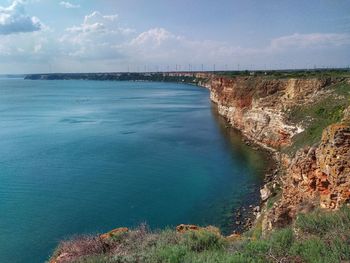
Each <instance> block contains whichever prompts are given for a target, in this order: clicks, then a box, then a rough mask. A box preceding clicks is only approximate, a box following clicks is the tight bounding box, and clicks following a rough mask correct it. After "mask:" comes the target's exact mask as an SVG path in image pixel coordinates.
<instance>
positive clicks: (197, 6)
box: [0, 0, 350, 74]
mask: <svg viewBox="0 0 350 263" xmlns="http://www.w3.org/2000/svg"><path fill="white" fill-rule="evenodd" d="M189 64H191V65H192V69H201V67H202V64H203V66H204V68H205V69H208V70H211V69H212V68H213V65H214V64H215V65H216V68H217V69H238V68H239V69H256V68H257V69H265V68H266V69H276V68H313V67H314V65H316V66H319V67H321V66H324V67H344V66H348V65H349V64H350V0H308V1H300V0H299V1H298V0H294V1H287V0H285V1H280V0H279V1H278V0H275V1H272V0H264V1H261V0H256V1H253V0H244V1H243V0H241V1H238V0H216V1H213V0H211V1H206V0H201V1H200V0H187V1H184V0H176V1H174V0H114V1H112V0H98V1H92V0H85V1H82V0H68V1H54V0H15V1H13V0H0V74H4V73H35V72H96V71H127V70H128V69H129V70H130V71H143V70H145V69H146V70H156V69H158V70H166V69H170V70H172V69H175V67H176V65H178V68H180V65H181V69H184V70H186V69H188V67H189Z"/></svg>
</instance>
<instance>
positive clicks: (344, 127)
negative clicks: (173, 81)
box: [207, 77, 350, 229]
mask: <svg viewBox="0 0 350 263" xmlns="http://www.w3.org/2000/svg"><path fill="white" fill-rule="evenodd" d="M341 82H344V79H332V78H325V79H317V78H314V79H268V78H263V77H236V78H225V77H213V78H212V79H211V80H210V83H209V85H208V84H207V86H208V87H209V89H210V91H211V95H210V97H211V100H212V101H214V102H215V103H216V104H217V106H218V111H219V113H220V114H221V115H223V116H224V117H226V118H227V120H228V121H229V122H230V123H231V124H232V126H233V127H235V128H237V129H238V130H240V131H241V132H242V133H243V134H244V135H245V136H247V137H248V138H250V139H251V140H253V141H255V142H256V143H258V144H260V145H262V146H264V147H266V148H268V149H270V150H272V151H274V152H275V154H276V156H279V157H278V159H279V162H280V165H281V170H282V171H281V173H280V178H279V180H277V181H276V182H274V183H270V184H267V185H266V186H265V187H264V188H263V189H262V191H261V192H262V195H263V196H262V197H263V198H262V199H263V200H267V199H268V197H269V196H270V195H271V194H272V193H273V192H274V191H275V189H274V188H276V185H278V184H280V187H281V188H282V193H281V196H282V197H281V198H280V200H279V201H277V202H275V204H273V207H272V208H271V209H268V211H266V213H265V218H264V227H265V229H271V228H273V227H276V226H277V227H279V226H284V225H286V224H288V223H290V222H292V221H293V219H294V218H295V217H296V215H297V213H298V212H300V211H303V210H310V209H312V208H313V207H318V206H320V207H322V208H327V209H337V208H339V207H340V206H341V205H342V204H344V203H349V201H350V126H349V124H348V119H347V118H349V117H347V116H349V115H350V108H348V109H347V110H345V111H344V119H343V122H342V123H339V124H333V125H331V126H329V127H328V128H326V129H325V130H324V132H323V135H322V139H321V142H320V143H319V144H316V145H314V146H307V147H305V148H303V149H300V150H299V151H297V152H296V154H295V155H294V156H293V155H292V154H286V153H281V150H282V149H284V148H286V147H288V146H291V145H293V143H294V137H295V136H296V135H298V134H300V133H302V132H303V131H304V130H305V129H306V125H305V124H304V123H303V122H294V123H293V122H291V121H290V119H291V118H290V117H291V114H293V113H292V109H293V108H294V107H300V106H301V105H304V106H305V107H307V106H309V105H312V104H315V103H317V102H319V101H320V100H321V99H322V98H325V97H327V96H330V93H332V90H331V89H329V87H330V86H332V85H334V84H337V83H341ZM349 92H350V91H349ZM336 96H338V95H336ZM338 97H339V96H338ZM338 97H336V98H338ZM343 97H344V96H343ZM343 97H341V98H343ZM321 102H322V101H321ZM321 109H323V108H321ZM323 110H324V109H323ZM305 118H308V116H305Z"/></svg>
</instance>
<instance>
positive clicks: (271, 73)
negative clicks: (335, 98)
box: [215, 69, 350, 79]
mask: <svg viewBox="0 0 350 263" xmlns="http://www.w3.org/2000/svg"><path fill="white" fill-rule="evenodd" d="M252 72H254V75H253V76H259V77H264V78H268V79H286V78H302V79H308V78H349V77H350V70H349V69H314V70H258V71H254V70H252V71H249V70H243V71H226V72H225V71H223V72H215V73H216V74H217V75H221V76H226V77H238V76H251V73H252Z"/></svg>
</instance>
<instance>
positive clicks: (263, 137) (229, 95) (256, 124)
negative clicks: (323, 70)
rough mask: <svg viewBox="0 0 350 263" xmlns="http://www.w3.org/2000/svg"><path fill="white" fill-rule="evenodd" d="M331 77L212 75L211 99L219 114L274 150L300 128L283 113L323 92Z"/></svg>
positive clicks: (298, 131) (288, 140)
mask: <svg viewBox="0 0 350 263" xmlns="http://www.w3.org/2000/svg"><path fill="white" fill-rule="evenodd" d="M332 82H334V81H332V80H331V79H325V80H320V79H282V80H278V79H271V80H269V79H265V78H256V77H238V78H232V79H229V78H214V79H212V81H211V84H210V90H211V95H210V97H211V99H212V101H214V102H215V103H217V105H218V110H219V113H220V114H221V115H223V116H225V117H226V118H227V119H228V121H229V122H230V123H231V124H232V125H233V126H234V127H235V128H237V129H239V130H240V131H242V133H244V134H245V135H246V136H247V137H249V138H251V139H253V140H255V141H257V142H259V143H262V144H263V145H264V146H266V147H271V148H273V149H278V148H279V147H283V146H287V145H290V144H291V143H292V140H291V139H292V138H293V136H294V135H296V134H298V133H300V132H302V131H303V127H302V126H301V125H300V124H291V123H288V121H287V117H286V116H287V112H288V110H289V109H290V108H291V107H292V106H294V105H299V104H306V103H309V102H310V101H312V100H313V99H314V98H315V97H317V96H321V95H322V93H324V92H326V91H325V90H324V88H325V87H326V86H328V85H330V83H332Z"/></svg>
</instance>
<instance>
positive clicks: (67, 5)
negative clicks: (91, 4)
mask: <svg viewBox="0 0 350 263" xmlns="http://www.w3.org/2000/svg"><path fill="white" fill-rule="evenodd" d="M60 5H61V6H63V7H65V8H68V9H72V8H80V5H75V4H72V3H70V2H66V1H61V2H60Z"/></svg>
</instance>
